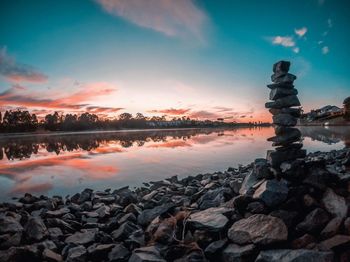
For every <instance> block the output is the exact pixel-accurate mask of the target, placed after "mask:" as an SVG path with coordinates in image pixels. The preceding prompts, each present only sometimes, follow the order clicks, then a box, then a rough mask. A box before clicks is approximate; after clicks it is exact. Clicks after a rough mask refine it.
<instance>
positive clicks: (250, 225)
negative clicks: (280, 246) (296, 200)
mask: <svg viewBox="0 0 350 262" xmlns="http://www.w3.org/2000/svg"><path fill="white" fill-rule="evenodd" d="M287 237H288V230H287V227H286V225H285V224H284V223H283V221H282V220H281V219H279V218H276V217H272V216H268V215H262V214H258V215H252V216H250V217H248V218H245V219H241V220H239V221H237V222H236V223H234V224H233V225H232V227H231V228H230V229H229V231H228V238H229V239H230V240H232V241H233V242H234V243H237V244H240V245H244V244H248V243H254V244H259V245H267V244H271V243H276V242H281V241H285V240H287Z"/></svg>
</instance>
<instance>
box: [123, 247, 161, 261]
mask: <svg viewBox="0 0 350 262" xmlns="http://www.w3.org/2000/svg"><path fill="white" fill-rule="evenodd" d="M129 262H166V260H165V259H163V258H162V257H161V256H160V252H159V249H158V248H157V247H155V246H149V247H143V248H138V249H135V250H134V251H133V252H132V255H131V257H130V259H129Z"/></svg>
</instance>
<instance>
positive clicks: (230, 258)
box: [222, 244, 258, 262]
mask: <svg viewBox="0 0 350 262" xmlns="http://www.w3.org/2000/svg"><path fill="white" fill-rule="evenodd" d="M257 255H258V253H257V249H256V247H255V245H253V244H249V245H245V246H240V245H236V244H229V245H228V246H227V247H226V248H225V249H224V250H223V252H222V261H224V262H243V261H254V258H255V257H256V256H257Z"/></svg>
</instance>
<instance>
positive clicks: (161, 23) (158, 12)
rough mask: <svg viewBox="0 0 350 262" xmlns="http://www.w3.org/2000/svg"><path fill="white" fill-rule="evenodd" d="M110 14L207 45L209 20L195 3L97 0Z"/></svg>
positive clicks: (163, 0)
mask: <svg viewBox="0 0 350 262" xmlns="http://www.w3.org/2000/svg"><path fill="white" fill-rule="evenodd" d="M95 1H96V2H97V3H99V4H100V5H101V6H102V8H103V9H104V10H105V11H107V12H108V13H110V14H112V15H115V16H119V17H122V18H124V19H125V20H128V21H130V22H132V23H134V24H136V25H138V26H140V27H145V28H149V29H152V30H155V31H157V32H160V33H163V34H165V35H167V36H170V37H180V38H187V37H192V38H193V37H194V38H196V39H198V40H199V41H200V42H204V41H205V36H204V25H205V24H206V22H207V21H208V17H207V15H206V14H205V12H204V11H203V10H201V9H200V8H199V7H198V6H196V5H195V3H194V1H193V0H147V1H146V0H95Z"/></svg>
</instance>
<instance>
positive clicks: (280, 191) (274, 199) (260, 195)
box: [253, 179, 288, 207]
mask: <svg viewBox="0 0 350 262" xmlns="http://www.w3.org/2000/svg"><path fill="white" fill-rule="evenodd" d="M287 196H288V187H287V185H286V182H285V181H283V180H280V181H278V180H276V179H272V180H267V181H265V182H264V183H262V184H261V185H260V186H259V187H258V188H257V189H256V191H255V193H254V195H253V198H254V199H260V200H262V201H263V202H264V203H265V204H266V205H267V206H269V207H272V206H276V205H279V204H281V203H282V202H284V201H285V200H286V199H287Z"/></svg>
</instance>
